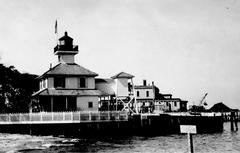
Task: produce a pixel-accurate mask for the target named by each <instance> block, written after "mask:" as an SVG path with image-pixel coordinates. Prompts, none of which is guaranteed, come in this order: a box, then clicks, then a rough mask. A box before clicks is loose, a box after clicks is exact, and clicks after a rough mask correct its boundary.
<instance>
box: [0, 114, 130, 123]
mask: <svg viewBox="0 0 240 153" xmlns="http://www.w3.org/2000/svg"><path fill="white" fill-rule="evenodd" d="M127 120H128V114H127V112H125V111H99V112H97V111H75V112H38V113H14V114H0V124H27V123H29V124H32V123H81V122H104V121H127Z"/></svg>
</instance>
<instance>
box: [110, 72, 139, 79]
mask: <svg viewBox="0 0 240 153" xmlns="http://www.w3.org/2000/svg"><path fill="white" fill-rule="evenodd" d="M133 77H134V76H133V75H131V74H128V73H126V72H120V73H118V74H116V75H114V76H112V77H111V78H113V79H116V78H128V79H131V78H133Z"/></svg>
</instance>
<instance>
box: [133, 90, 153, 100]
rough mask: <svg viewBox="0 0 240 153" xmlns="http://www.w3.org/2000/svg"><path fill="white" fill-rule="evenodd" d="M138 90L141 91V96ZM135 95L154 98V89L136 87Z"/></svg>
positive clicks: (142, 97) (139, 97)
mask: <svg viewBox="0 0 240 153" xmlns="http://www.w3.org/2000/svg"><path fill="white" fill-rule="evenodd" d="M147 91H148V93H149V96H148V97H147ZM137 92H139V96H137ZM135 95H136V98H137V99H153V98H154V92H153V89H136V88H135Z"/></svg>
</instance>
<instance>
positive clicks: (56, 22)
mask: <svg viewBox="0 0 240 153" xmlns="http://www.w3.org/2000/svg"><path fill="white" fill-rule="evenodd" d="M55 33H58V31H57V20H56V22H55Z"/></svg>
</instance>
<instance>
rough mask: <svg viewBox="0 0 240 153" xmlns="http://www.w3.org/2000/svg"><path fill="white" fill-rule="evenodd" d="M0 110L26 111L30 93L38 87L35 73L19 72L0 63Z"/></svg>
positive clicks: (3, 111) (4, 111) (2, 111)
mask: <svg viewBox="0 0 240 153" xmlns="http://www.w3.org/2000/svg"><path fill="white" fill-rule="evenodd" d="M0 74H1V75H0V112H1V113H7V112H27V111H28V110H29V109H28V106H29V104H30V100H31V94H32V93H33V91H36V90H37V88H38V83H37V80H36V79H35V78H36V77H37V75H32V74H28V73H23V74H21V73H20V72H19V71H18V70H16V69H15V68H14V67H13V66H9V67H7V66H4V65H3V64H0Z"/></svg>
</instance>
